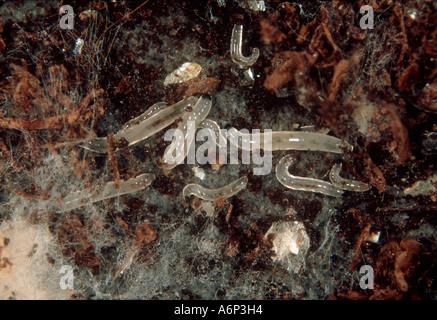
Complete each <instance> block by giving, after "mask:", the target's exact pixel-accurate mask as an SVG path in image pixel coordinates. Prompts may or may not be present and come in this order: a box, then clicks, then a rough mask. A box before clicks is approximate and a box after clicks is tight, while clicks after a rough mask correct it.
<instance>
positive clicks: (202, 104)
mask: <svg viewBox="0 0 437 320" xmlns="http://www.w3.org/2000/svg"><path fill="white" fill-rule="evenodd" d="M211 105H212V102H211V99H209V98H208V97H206V96H202V97H200V98H199V99H198V101H197V103H196V104H195V105H194V106H193V107H192V108H189V109H187V110H186V112H185V113H184V114H183V116H182V121H181V122H180V123H179V126H178V128H177V130H180V132H182V133H183V136H184V140H185V141H183V142H181V141H178V140H177V139H176V140H175V141H173V142H172V143H171V144H170V146H168V147H167V149H166V150H165V152H164V155H163V156H162V158H161V159H158V161H157V162H156V164H157V166H158V167H159V168H161V169H165V170H171V169H173V168H174V167H176V166H177V165H178V164H180V161H183V160H184V159H185V158H186V157H187V154H188V152H189V150H190V148H191V145H192V144H193V142H194V140H195V134H194V132H195V130H196V128H197V127H198V125H199V123H200V122H201V121H202V120H204V119H205V118H206V116H207V115H208V113H209V111H210V110H211ZM189 123H191V124H193V125H194V128H191V129H193V130H190V128H189V127H188V124H189ZM189 132H193V134H192V135H191V134H188V133H189ZM174 153H176V155H175V156H174V157H173V156H172V155H173V154H174ZM169 159H178V161H174V162H173V163H170V162H169Z"/></svg>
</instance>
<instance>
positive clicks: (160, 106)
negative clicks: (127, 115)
mask: <svg viewBox="0 0 437 320" xmlns="http://www.w3.org/2000/svg"><path fill="white" fill-rule="evenodd" d="M197 101H198V99H197V98H196V97H189V98H187V99H185V100H181V101H179V102H177V103H175V104H173V105H171V106H168V107H164V106H165V103H164V102H159V103H157V104H154V105H153V106H152V107H150V108H149V109H148V110H147V111H146V112H144V113H143V114H142V115H140V116H139V117H137V118H135V119H132V120H130V121H129V122H127V123H126V124H125V125H124V126H123V128H122V129H121V130H120V131H119V132H117V133H116V134H115V135H114V140H115V141H116V140H118V139H121V138H124V139H126V140H127V142H128V143H129V146H130V145H133V144H135V143H138V142H140V141H142V140H144V139H147V138H148V137H150V136H152V135H153V134H155V133H157V132H159V131H161V130H162V129H164V128H166V127H168V126H169V125H171V124H172V123H173V122H175V120H176V119H179V118H180V117H183V115H184V114H186V113H187V112H189V110H191V107H192V106H194V105H195V103H196V102H197ZM82 147H84V148H85V149H88V150H90V151H93V152H98V153H105V152H108V140H107V138H106V137H101V138H95V139H93V140H91V141H88V142H86V143H84V144H83V145H82Z"/></svg>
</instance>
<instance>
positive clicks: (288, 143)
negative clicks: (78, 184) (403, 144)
mask: <svg viewBox="0 0 437 320" xmlns="http://www.w3.org/2000/svg"><path fill="white" fill-rule="evenodd" d="M255 134H256V135H260V137H259V139H257V140H255V139H253V138H252V135H255ZM238 137H241V139H242V144H240V143H239V141H240V140H239V139H238ZM228 138H229V140H230V143H232V144H234V145H235V142H237V141H238V144H237V145H236V146H237V147H238V148H242V149H244V150H247V147H246V146H251V143H248V142H253V141H259V142H260V149H263V150H265V151H276V150H302V151H324V152H332V153H343V148H345V147H346V148H347V149H349V150H352V146H351V145H350V144H349V143H347V142H343V141H342V140H341V139H338V138H336V137H332V136H328V135H326V134H321V133H315V132H302V131H273V132H272V134H271V140H270V138H269V136H265V135H264V133H241V132H239V131H238V130H237V129H235V128H231V129H229V130H228ZM250 150H251V149H250V147H249V150H247V151H250Z"/></svg>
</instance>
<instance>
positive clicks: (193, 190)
mask: <svg viewBox="0 0 437 320" xmlns="http://www.w3.org/2000/svg"><path fill="white" fill-rule="evenodd" d="M247 181H248V180H247V177H246V176H243V177H241V178H238V179H237V180H235V181H233V182H231V183H230V184H228V185H226V186H224V187H221V188H217V189H208V188H205V187H202V186H201V185H199V184H197V183H190V184H187V185H186V186H185V188H184V189H183V190H182V196H183V198H184V199H185V198H186V197H189V196H191V195H194V196H196V197H198V198H200V199H203V200H207V201H214V200H215V199H216V198H217V197H223V198H224V199H226V198H229V197H231V196H233V195H235V194H236V193H238V192H240V191H241V190H243V189H244V188H246V185H247Z"/></svg>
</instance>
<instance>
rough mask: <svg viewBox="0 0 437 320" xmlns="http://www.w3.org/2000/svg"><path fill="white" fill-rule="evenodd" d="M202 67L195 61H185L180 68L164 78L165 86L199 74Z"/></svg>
mask: <svg viewBox="0 0 437 320" xmlns="http://www.w3.org/2000/svg"><path fill="white" fill-rule="evenodd" d="M201 71H202V67H201V66H200V65H199V64H197V63H195V62H185V63H184V64H182V65H181V66H180V67H179V68H177V69H176V70H174V71H173V72H172V73H170V74H169V75H167V77H165V80H164V86H167V85H169V84H177V83H182V82H185V81H188V80H190V79H193V78H195V77H197V76H198V75H199V73H200V72H201Z"/></svg>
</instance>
